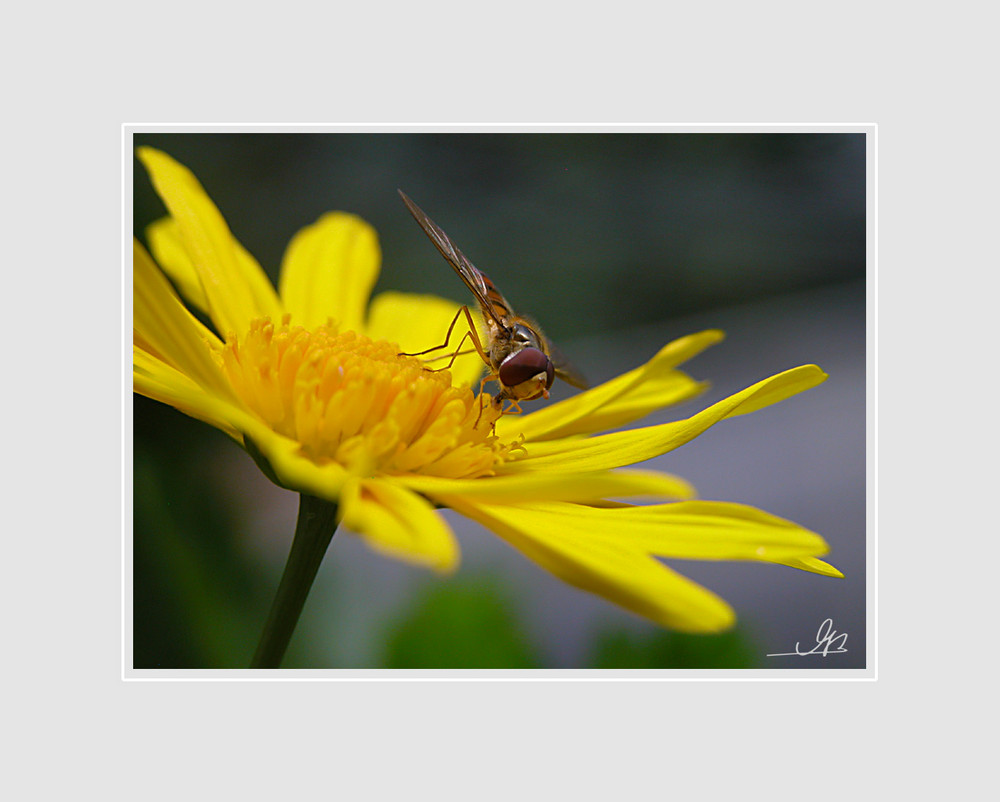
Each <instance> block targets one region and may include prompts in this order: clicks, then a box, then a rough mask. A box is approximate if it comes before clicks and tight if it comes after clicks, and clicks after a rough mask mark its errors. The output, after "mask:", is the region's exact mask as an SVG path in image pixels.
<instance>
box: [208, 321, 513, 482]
mask: <svg viewBox="0 0 1000 802" xmlns="http://www.w3.org/2000/svg"><path fill="white" fill-rule="evenodd" d="M398 351H399V346H397V345H396V344H395V343H390V342H386V341H384V340H372V339H370V338H368V337H366V336H365V335H363V334H358V333H357V332H354V331H344V332H337V330H336V328H335V327H334V326H333V325H332V324H330V325H327V326H320V327H318V328H316V329H314V330H311V331H307V330H306V329H303V328H302V327H300V326H290V325H289V320H288V318H287V317H286V318H285V319H284V320H282V322H281V325H277V326H276V325H275V324H273V323H272V322H271V321H270V319H268V318H262V319H258V320H255V321H254V322H253V323H252V324H251V325H250V331H249V332H248V333H247V334H246V335H245V336H243V337H241V338H238V339H236V340H233V341H231V342H229V343H227V345H226V346H225V348H224V349H223V352H222V362H223V369H224V370H225V372H226V374H227V376H228V377H229V381H230V382H231V383H232V385H233V387H234V389H235V390H236V392H237V393H238V394H239V395H240V396H241V397H242V399H243V400H244V403H246V405H247V406H248V407H249V408H250V409H252V410H253V411H254V412H255V413H256V414H257V415H258V416H259V417H260V418H261V419H262V420H264V421H265V422H266V423H267V424H268V425H269V426H270V427H271V428H272V429H274V430H275V431H276V432H278V433H279V434H282V435H285V436H286V437H289V438H292V439H294V440H296V441H298V442H299V443H300V444H301V448H302V453H303V454H304V455H305V456H307V457H309V458H310V459H312V460H314V461H315V462H318V463H324V462H328V461H331V460H332V461H336V462H338V463H340V464H342V465H344V466H345V467H347V468H348V469H349V470H351V471H352V472H355V473H357V474H359V475H369V476H370V475H373V474H375V473H383V474H384V473H390V474H400V473H422V474H430V475H434V476H447V477H451V478H470V477H476V476H482V475H485V474H489V473H492V471H493V467H494V465H496V464H497V463H499V462H502V461H503V460H504V458H505V456H506V454H507V452H508V451H510V450H511V449H512V448H516V447H517V444H516V443H512V444H508V445H503V444H501V443H500V441H499V440H498V438H497V437H495V436H494V435H493V424H494V422H495V421H496V420H497V418H498V417H499V412H498V411H497V410H496V409H495V408H494V406H493V404H491V403H489V402H488V401H486V400H485V399H484V403H483V405H482V409H481V410H480V401H479V399H478V398H477V397H475V396H474V395H473V393H472V391H471V390H470V389H469V388H463V387H453V386H452V384H451V374H450V373H448V371H444V370H442V371H437V372H433V371H429V370H426V369H425V368H424V367H423V365H422V363H421V362H420V361H419V360H417V359H415V358H413V357H404V356H399V355H398Z"/></svg>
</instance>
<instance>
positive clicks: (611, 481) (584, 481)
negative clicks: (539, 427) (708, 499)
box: [396, 471, 694, 504]
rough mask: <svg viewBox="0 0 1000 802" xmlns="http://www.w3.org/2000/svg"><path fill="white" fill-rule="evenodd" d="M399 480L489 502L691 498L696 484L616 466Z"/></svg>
mask: <svg viewBox="0 0 1000 802" xmlns="http://www.w3.org/2000/svg"><path fill="white" fill-rule="evenodd" d="M396 481H397V482H398V483H399V484H401V485H404V486H405V487H408V488H410V489H411V490H415V491H416V492H418V493H422V494H424V495H426V496H429V497H430V498H434V499H437V498H447V497H450V496H454V495H460V496H462V497H463V498H466V499H468V500H470V501H479V502H484V503H487V504H489V503H492V504H497V503H504V502H510V503H513V504H523V503H525V502H529V501H545V500H547V501H554V500H558V501H577V502H591V501H600V500H603V499H607V498H626V497H629V498H634V497H637V496H642V497H649V498H690V497H691V496H693V495H694V488H693V487H691V485H690V484H688V483H687V482H685V481H684V480H683V479H680V478H678V477H676V476H669V475H667V474H663V473H657V472H654V471H614V472H610V471H609V472H604V473H584V474H567V473H559V472H545V473H534V472H532V473H520V474H515V475H511V476H494V477H485V478H482V479H447V478H443V477H440V476H423V475H411V476H399V477H396Z"/></svg>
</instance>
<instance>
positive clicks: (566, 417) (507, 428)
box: [497, 329, 724, 442]
mask: <svg viewBox="0 0 1000 802" xmlns="http://www.w3.org/2000/svg"><path fill="white" fill-rule="evenodd" d="M723 336H724V335H723V333H722V332H721V331H718V330H716V329H710V330H708V331H703V332H699V333H697V334H691V335H689V336H687V337H681V338H680V339H677V340H674V341H673V342H671V343H668V344H667V345H665V346H664V347H663V348H661V349H660V351H659V353H657V354H656V356H654V357H653V358H652V359H650V360H649V361H648V362H647V363H646V364H644V365H641V366H640V367H638V368H635V369H633V370H630V371H629V372H628V373H623V374H622V375H621V376H618V377H616V378H614V379H612V380H611V381H607V382H604V384H601V385H599V386H597V387H594V388H591V389H590V390H586V391H584V392H582V393H578V394H576V395H573V396H571V397H569V398H567V399H565V400H563V401H560V402H559V403H556V404H551V405H549V406H548V407H545V408H543V409H540V410H537V411H535V412H532V413H530V414H528V415H523V416H518V417H513V416H507V417H504V418H501V419H500V420H499V421H497V434H498V435H499V436H500V437H502V438H504V439H507V438H512V437H515V436H517V435H518V434H521V433H523V434H524V436H525V438H526V439H528V440H532V441H536V442H537V441H540V440H551V439H554V438H559V437H568V436H570V435H574V434H589V433H591V432H599V431H606V430H607V429H610V428H613V427H615V426H621V425H623V424H625V423H629V422H631V421H633V420H637V419H638V418H641V417H643V416H644V415H647V414H649V413H650V412H653V411H655V410H657V409H662V408H663V407H666V406H670V405H672V404H678V403H680V402H681V401H686V400H687V399H688V398H691V397H692V396H694V395H697V394H698V393H699V392H701V391H702V390H703V389H704V385H703V384H701V383H699V382H695V381H694V380H693V379H691V378H690V377H689V376H687V375H686V374H684V373H681V372H680V371H676V370H674V368H676V367H677V365H680V364H681V363H683V362H686V361H687V360H689V359H691V358H692V357H694V356H696V355H697V354H699V353H701V352H702V351H703V350H705V349H706V348H707V347H709V346H710V345H714V344H715V343H717V342H719V341H720V340H721V339H722V338H723Z"/></svg>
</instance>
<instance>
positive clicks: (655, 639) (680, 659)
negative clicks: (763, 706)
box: [590, 627, 759, 668]
mask: <svg viewBox="0 0 1000 802" xmlns="http://www.w3.org/2000/svg"><path fill="white" fill-rule="evenodd" d="M758 652H759V650H758V649H756V648H754V646H753V644H752V642H751V641H750V639H749V638H748V637H747V635H746V634H745V633H744V632H742V631H741V630H740V629H739V628H738V627H737V628H736V629H732V630H730V631H729V632H723V633H722V634H719V635H690V634H687V633H682V632H666V631H663V630H658V631H655V632H650V633H648V634H632V633H628V632H622V631H615V632H605V633H602V634H600V635H599V636H598V637H597V638H596V639H595V643H594V648H593V650H592V658H591V662H590V665H591V666H592V667H593V668H753V667H754V666H756V665H757V663H756V655H757V654H758Z"/></svg>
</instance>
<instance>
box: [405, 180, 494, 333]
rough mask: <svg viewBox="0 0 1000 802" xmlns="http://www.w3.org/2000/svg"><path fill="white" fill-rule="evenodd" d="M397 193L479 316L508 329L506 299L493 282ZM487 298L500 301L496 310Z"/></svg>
mask: <svg viewBox="0 0 1000 802" xmlns="http://www.w3.org/2000/svg"><path fill="white" fill-rule="evenodd" d="M398 192H399V196H400V197H401V198H402V199H403V203H405V204H406V208H407V209H409V210H410V214H412V215H413V219H414V220H416V221H417V223H418V224H419V225H420V227H421V228H422V229H423V230H424V233H425V234H426V235H427V236H428V237H429V238H430V240H431V242H433V243H434V246H435V247H436V248H437V249H438V251H439V252H440V254H441V255H442V256H443V257H444V258H445V260H446V261H447V262H448V264H450V265H451V266H452V267H453V268H454V269H455V272H456V273H458V275H459V278H461V279H462V281H463V282H465V286H466V287H468V288H469V290H470V291H471V292H472V294H473V295H474V296H475V298H476V302H477V303H478V304H479V308H480V310H481V311H482V313H483V317H485V318H489V319H491V320H492V321H493V322H494V323H495V324H496V325H497V326H499V327H500V328H501V329H504V330H506V329H509V328H510V326H509V324H508V323H507V320H506V317H507V315H508V314H510V306H509V304H507V302H506V300H504V297H503V296H502V295H501V294H500V293H499V292H498V291H497V288H496V287H495V286H494V285H493V282H492V281H490V280H489V279H488V278H487V277H486V276H485V275H483V273H482V272H481V271H479V270H478V269H477V268H476V266H475V265H473V264H472V262H470V261H469V260H468V258H467V257H466V256H465V254H464V253H462V252H461V251H460V250H459V249H458V247H457V246H456V245H455V243H453V242H452V241H451V240H450V239H449V238H448V235H447V234H445V233H444V231H442V230H441V228H440V227H439V226H438V225H437V223H435V222H434V221H433V220H431V219H430V218H429V217H428V216H427V214H426V213H425V212H424V210H423V209H421V208H420V207H419V206H417V204H415V203H414V202H413V201H411V200H410V199H409V198H408V197H407V196H406V193H405V192H403V190H401V189H400V190H398ZM491 296H493V297H495V298H498V299H499V301H501V302H502V303H501V308H500V309H498V308H497V305H496V303H495V302H494V301H493V300H491Z"/></svg>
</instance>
